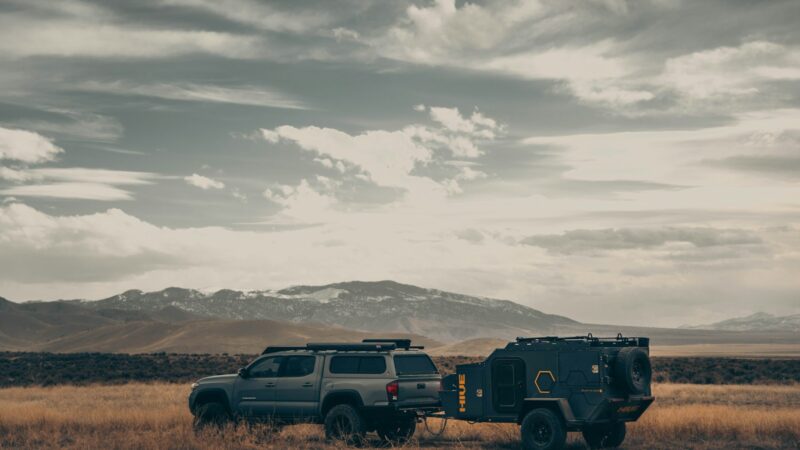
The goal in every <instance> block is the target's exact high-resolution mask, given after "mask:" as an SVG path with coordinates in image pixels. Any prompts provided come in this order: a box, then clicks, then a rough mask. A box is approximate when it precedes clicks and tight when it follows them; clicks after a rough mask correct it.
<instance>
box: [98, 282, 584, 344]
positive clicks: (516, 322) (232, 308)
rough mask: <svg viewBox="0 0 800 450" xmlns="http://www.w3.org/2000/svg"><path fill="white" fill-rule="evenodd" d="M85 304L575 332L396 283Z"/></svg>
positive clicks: (492, 332)
mask: <svg viewBox="0 0 800 450" xmlns="http://www.w3.org/2000/svg"><path fill="white" fill-rule="evenodd" d="M84 304H85V305H88V306H91V307H94V308H114V309H122V310H139V311H147V312H154V311H157V310H160V309H161V308H164V307H165V306H172V307H175V308H179V309H182V310H184V311H187V312H189V313H192V314H195V315H198V316H204V317H213V318H222V319H236V320H245V319H271V320H280V321H290V322H296V323H305V322H317V323H323V324H326V325H335V326H341V327H345V328H350V329H354V330H363V331H377V332H381V331H383V332H402V333H415V334H421V335H424V336H428V337H430V338H433V339H437V340H442V341H455V340H463V339H470V338H476V337H502V338H511V337H515V336H518V335H532V334H550V333H553V332H555V331H556V330H557V329H559V327H563V326H569V325H575V324H577V322H575V321H573V320H571V319H568V318H566V317H563V316H556V315H550V314H545V313H543V312H541V311H538V310H536V309H533V308H529V307H527V306H523V305H520V304H518V303H514V302H510V301H507V300H495V299H490V298H483V297H472V296H468V295H462V294H456V293H451V292H445V291H440V290H436V289H425V288H420V287H417V286H412V285H407V284H400V283H396V282H393V281H377V282H362V281H352V282H344V283H335V284H330V285H325V286H292V287H289V288H286V289H281V290H278V291H235V290H230V289H221V290H218V291H216V292H213V293H210V292H203V291H199V290H193V289H182V288H168V289H165V290H163V291H159V292H149V293H144V292H141V291H136V290H131V291H126V292H124V293H122V294H119V295H116V296H113V297H110V298H107V299H104V300H99V301H96V302H86V303H84Z"/></svg>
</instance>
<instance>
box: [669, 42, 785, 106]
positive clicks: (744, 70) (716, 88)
mask: <svg viewBox="0 0 800 450" xmlns="http://www.w3.org/2000/svg"><path fill="white" fill-rule="evenodd" d="M798 64H800V52H797V51H791V50H790V49H789V48H786V47H784V46H782V45H778V44H775V43H772V42H768V41H751V42H746V43H743V44H742V45H740V46H738V47H718V48H714V49H709V50H703V51H699V52H694V53H689V54H686V55H681V56H678V57H675V58H671V59H669V60H668V61H667V62H666V64H665V70H664V74H663V75H662V76H661V77H660V80H659V81H662V82H664V83H665V84H667V85H668V86H670V87H672V88H673V89H675V90H677V91H678V92H679V93H681V94H682V95H685V96H687V97H690V98H692V99H697V100H707V99H713V98H718V97H719V98H723V97H728V96H750V95H754V94H756V93H758V92H759V89H760V86H761V82H762V81H765V80H771V79H793V78H798V77H800V75H799V74H798V71H797V65H798Z"/></svg>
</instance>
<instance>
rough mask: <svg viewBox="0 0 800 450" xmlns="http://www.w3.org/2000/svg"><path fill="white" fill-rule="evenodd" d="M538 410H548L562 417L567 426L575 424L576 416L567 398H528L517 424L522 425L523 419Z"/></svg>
mask: <svg viewBox="0 0 800 450" xmlns="http://www.w3.org/2000/svg"><path fill="white" fill-rule="evenodd" d="M536 408H547V409H550V410H552V411H553V412H555V413H556V414H558V415H559V416H561V418H562V419H564V422H566V423H567V424H569V423H571V422H575V414H573V413H572V407H571V406H569V402H568V401H567V399H565V398H537V397H533V398H526V399H523V401H522V409H521V410H520V412H519V417H517V423H520V424H521V423H522V419H524V418H525V416H526V415H527V414H528V413H529V412H530V411H531V410H534V409H536Z"/></svg>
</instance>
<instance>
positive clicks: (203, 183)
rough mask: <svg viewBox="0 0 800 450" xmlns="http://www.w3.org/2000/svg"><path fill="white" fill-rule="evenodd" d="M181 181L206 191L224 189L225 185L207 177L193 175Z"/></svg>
mask: <svg viewBox="0 0 800 450" xmlns="http://www.w3.org/2000/svg"><path fill="white" fill-rule="evenodd" d="M183 180H184V181H185V182H186V183H187V184H190V185H192V186H195V187H199V188H200V189H203V190H204V191H205V190H208V189H224V188H225V183H223V182H221V181H217V180H214V179H211V178H208V177H204V176H203V175H199V174H196V173H193V174H192V175H191V176H188V177H184V178H183Z"/></svg>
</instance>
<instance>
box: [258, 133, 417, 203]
mask: <svg viewBox="0 0 800 450" xmlns="http://www.w3.org/2000/svg"><path fill="white" fill-rule="evenodd" d="M262 131H263V132H264V136H265V139H267V140H268V141H273V139H275V136H277V137H278V138H280V139H284V140H287V141H291V142H294V143H295V144H297V145H298V146H299V147H300V148H302V149H304V150H308V151H313V152H315V153H317V154H319V155H321V156H326V157H329V158H332V159H335V160H344V161H348V162H350V163H352V164H355V165H357V166H359V167H361V168H362V169H363V170H365V171H366V172H367V173H368V174H369V176H370V179H371V180H372V181H373V182H375V183H376V184H379V185H382V186H393V187H402V188H410V187H412V186H414V185H416V184H417V183H418V182H420V181H423V180H424V179H422V178H421V177H416V176H413V175H410V174H411V171H412V170H413V169H414V167H415V166H416V165H417V164H418V163H426V162H428V161H430V160H431V158H432V151H431V150H430V149H428V148H426V147H424V146H423V145H421V144H420V143H418V142H415V140H414V135H413V133H410V132H408V131H406V130H399V131H384V130H372V131H366V132H364V133H361V134H358V135H350V134H347V133H345V132H342V131H339V130H336V129H333V128H320V127H315V126H310V127H303V128H296V127H293V126H289V125H284V126H281V127H278V128H275V129H274V130H262Z"/></svg>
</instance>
